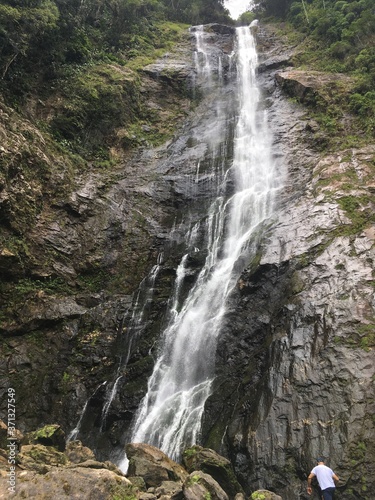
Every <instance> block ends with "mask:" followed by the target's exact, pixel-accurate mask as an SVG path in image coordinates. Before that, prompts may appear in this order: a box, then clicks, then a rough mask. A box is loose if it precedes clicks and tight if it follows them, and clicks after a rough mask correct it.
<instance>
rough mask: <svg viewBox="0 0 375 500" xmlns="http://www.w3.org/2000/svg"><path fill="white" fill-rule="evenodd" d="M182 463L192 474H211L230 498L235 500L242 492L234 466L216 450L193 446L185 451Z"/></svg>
mask: <svg viewBox="0 0 375 500" xmlns="http://www.w3.org/2000/svg"><path fill="white" fill-rule="evenodd" d="M182 463H183V465H184V466H185V468H186V470H187V471H188V472H190V473H193V471H195V470H200V471H202V472H205V473H206V474H209V475H210V476H211V477H212V478H213V479H215V480H216V481H217V482H218V483H219V484H220V486H221V487H222V488H223V490H224V491H225V492H226V493H227V494H228V495H229V497H230V498H234V497H235V496H236V494H237V493H241V492H242V488H241V485H240V484H239V483H238V481H237V479H236V476H235V474H234V470H233V467H232V464H231V463H230V461H229V460H228V459H226V458H224V457H222V456H220V455H219V454H218V453H216V452H215V451H214V450H210V449H208V448H202V447H201V446H193V447H192V448H189V449H187V450H185V451H184V453H183V457H182Z"/></svg>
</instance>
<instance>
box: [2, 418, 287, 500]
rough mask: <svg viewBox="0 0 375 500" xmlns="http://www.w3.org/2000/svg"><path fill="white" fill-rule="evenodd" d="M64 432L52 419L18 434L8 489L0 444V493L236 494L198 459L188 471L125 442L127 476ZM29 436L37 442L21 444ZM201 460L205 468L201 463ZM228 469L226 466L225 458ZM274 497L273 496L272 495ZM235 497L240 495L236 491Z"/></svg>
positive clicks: (150, 498) (148, 498)
mask: <svg viewBox="0 0 375 500" xmlns="http://www.w3.org/2000/svg"><path fill="white" fill-rule="evenodd" d="M1 428H2V429H3V430H4V429H5V431H7V428H6V425H5V424H4V423H3V422H1ZM62 435H63V432H62V430H61V428H60V426H58V425H50V426H47V427H44V428H41V429H38V430H37V431H35V432H32V433H30V434H29V435H28V436H25V437H22V438H21V439H20V441H18V442H17V450H16V453H15V455H14V456H15V463H16V465H15V466H14V470H15V472H14V476H13V481H14V487H13V488H11V489H9V488H10V483H9V470H10V469H9V467H10V465H9V461H8V459H9V457H10V455H9V450H8V451H7V447H6V446H5V448H4V449H1V448H0V498H4V499H5V498H10V497H11V498H15V499H21V498H48V499H49V498H50V499H52V498H83V499H98V500H99V499H100V500H102V499H104V500H105V499H108V500H109V499H113V498H133V499H134V500H135V499H139V500H156V499H161V500H201V499H203V498H212V499H213V500H228V499H229V498H234V495H233V494H231V493H230V492H229V495H228V493H227V491H226V490H225V489H223V488H222V486H220V484H219V483H218V482H217V481H216V480H215V479H214V478H213V477H212V476H211V475H209V474H207V473H205V472H203V471H202V470H201V469H200V467H199V464H198V463H196V465H197V468H196V469H195V470H194V471H193V472H191V474H190V475H189V473H188V472H187V471H186V470H185V469H184V468H183V467H182V466H181V465H179V464H177V463H176V462H174V461H172V460H170V459H169V458H168V457H167V456H166V455H165V454H164V453H162V452H161V451H160V450H158V449H157V448H155V447H152V446H149V445H147V444H139V443H137V444H128V445H127V449H126V452H127V456H128V459H129V468H128V471H127V474H126V477H125V475H124V474H123V473H122V472H121V471H120V470H119V469H118V468H117V467H116V466H115V465H114V464H113V463H111V462H108V461H106V462H99V461H97V460H96V458H95V455H94V453H93V451H92V450H90V449H89V448H87V447H85V446H83V445H82V443H81V442H80V441H70V442H69V443H66V444H65V442H64V444H63V445H62V440H61V438H62ZM30 441H34V442H35V443H36V444H23V443H25V442H30ZM38 441H44V442H45V443H46V444H40V442H38ZM1 442H2V441H1ZM12 442H13V441H12ZM47 443H48V444H47ZM61 449H63V451H61ZM199 452H200V455H201V456H202V457H203V456H205V457H211V458H210V460H209V462H210V463H211V465H213V462H215V461H216V462H217V463H218V464H220V463H221V464H223V463H226V462H227V460H226V459H225V458H224V457H220V456H219V455H218V454H215V452H214V451H213V450H208V449H203V448H200V450H199ZM12 456H13V455H12ZM212 457H214V458H212ZM12 460H13V459H12ZM202 466H203V468H206V467H205V465H204V464H203V463H202ZM226 469H228V465H227V464H226ZM213 470H214V469H213ZM214 472H215V470H214ZM216 472H217V470H216ZM219 479H220V478H219ZM220 482H221V484H222V485H223V486H225V484H226V485H227V486H229V488H230V489H232V490H233V488H231V485H230V483H228V482H227V481H225V480H224V481H220ZM224 483H225V484H224ZM255 498H262V497H255ZM264 498H266V497H264ZM267 498H271V497H267ZM272 498H275V499H276V497H272ZM277 498H279V497H277ZM236 500H239V498H238V497H236Z"/></svg>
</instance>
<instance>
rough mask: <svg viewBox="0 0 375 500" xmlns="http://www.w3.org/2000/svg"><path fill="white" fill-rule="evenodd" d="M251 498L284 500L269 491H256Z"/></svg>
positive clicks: (254, 499) (257, 499)
mask: <svg viewBox="0 0 375 500" xmlns="http://www.w3.org/2000/svg"><path fill="white" fill-rule="evenodd" d="M250 498H251V500H283V499H282V498H281V497H280V496H279V495H276V493H273V492H272V491H268V490H258V491H254V493H252V495H251V497H250Z"/></svg>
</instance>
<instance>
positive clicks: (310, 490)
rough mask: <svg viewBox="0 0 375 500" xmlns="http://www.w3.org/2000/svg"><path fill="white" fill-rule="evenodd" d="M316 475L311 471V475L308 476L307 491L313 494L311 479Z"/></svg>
mask: <svg viewBox="0 0 375 500" xmlns="http://www.w3.org/2000/svg"><path fill="white" fill-rule="evenodd" d="M313 477H315V474H313V473H312V472H311V473H310V475H309V477H308V478H307V493H308V494H309V495H311V493H312V488H311V480H312V478H313Z"/></svg>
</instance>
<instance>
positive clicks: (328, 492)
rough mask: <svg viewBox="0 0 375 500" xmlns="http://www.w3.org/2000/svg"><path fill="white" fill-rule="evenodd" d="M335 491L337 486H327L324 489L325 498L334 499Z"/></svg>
mask: <svg viewBox="0 0 375 500" xmlns="http://www.w3.org/2000/svg"><path fill="white" fill-rule="evenodd" d="M334 492H335V488H326V489H325V490H322V494H323V499H324V500H333V494H334Z"/></svg>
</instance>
